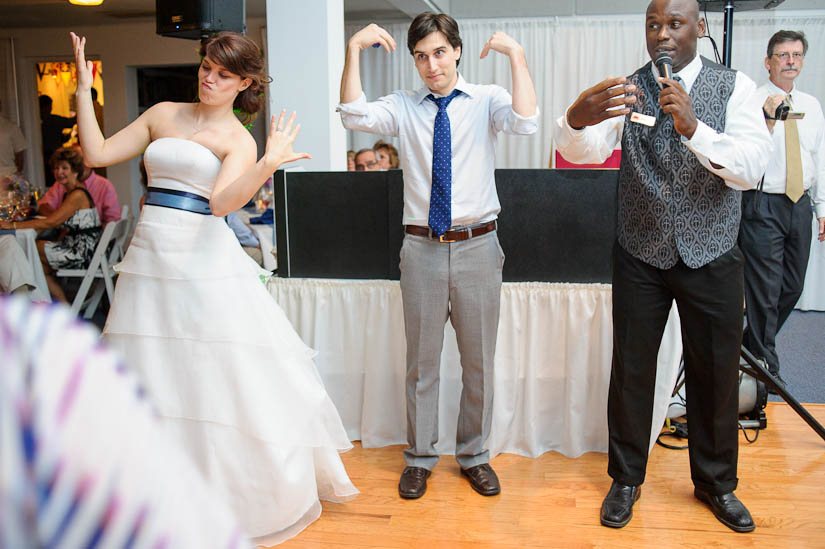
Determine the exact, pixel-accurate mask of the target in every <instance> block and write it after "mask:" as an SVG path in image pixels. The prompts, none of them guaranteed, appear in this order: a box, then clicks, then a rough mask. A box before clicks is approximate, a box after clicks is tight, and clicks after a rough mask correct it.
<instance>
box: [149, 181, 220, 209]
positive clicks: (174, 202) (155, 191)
mask: <svg viewBox="0 0 825 549" xmlns="http://www.w3.org/2000/svg"><path fill="white" fill-rule="evenodd" d="M144 204H149V205H151V206H160V207H162V208H173V209H175V210H184V211H186V212H192V213H196V214H202V215H212V210H210V209H209V199H208V198H205V197H203V196H200V195H197V194H194V193H187V192H184V191H175V190H172V189H161V188H158V187H149V190H148V191H147V192H146V201H145V202H144Z"/></svg>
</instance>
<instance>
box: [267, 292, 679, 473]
mask: <svg viewBox="0 0 825 549" xmlns="http://www.w3.org/2000/svg"><path fill="white" fill-rule="evenodd" d="M268 288H269V291H270V293H271V294H272V295H273V296H274V297H275V299H276V300H277V301H278V302H279V303H280V305H281V307H282V308H283V309H284V311H285V313H286V315H287V316H288V317H289V319H290V321H291V322H292V324H293V325H294V326H295V329H296V330H297V331H298V333H299V334H300V335H301V337H302V338H303V339H304V341H305V342H306V343H307V344H308V345H309V346H310V347H312V348H314V349H316V350H317V351H318V356H317V358H316V364H317V365H318V369H319V372H320V374H321V377H322V378H323V380H324V383H325V385H326V388H327V391H328V392H329V394H330V396H331V398H332V400H333V401H334V402H335V404H336V406H337V407H338V411H339V413H340V414H341V418H342V420H343V422H344V427H345V428H346V430H347V433H348V435H349V437H350V438H351V439H352V440H361V442H362V444H363V446H364V447H379V446H385V445H389V444H406V413H405V407H406V404H405V396H404V395H405V372H406V366H405V352H406V343H405V338H404V319H403V310H402V305H401V289H400V285H399V283H398V282H397V281H389V280H328V279H325V280H320V279H288V278H272V279H271V280H270V281H269V283H268ZM611 306H612V291H611V287H610V285H606V284H557V283H544V282H519V283H505V284H504V285H503V287H502V292H501V317H500V323H499V331H498V344H497V348H496V358H495V387H494V399H493V423H492V429H491V432H490V438H489V439H488V448H489V449H490V451H491V453H492V454H493V455H496V454H498V453H501V452H508V453H515V454H520V455H524V456H530V457H535V456H538V455H541V454H542V453H544V452H547V451H550V450H554V451H557V452H560V453H562V454H564V455H565V456H568V457H576V456H579V455H581V454H583V453H585V452H592V451H595V452H606V451H607V443H608V439H607V391H608V384H609V380H610V363H611V353H612V340H613V336H612V317H611ZM678 326H679V325H678V317H677V315H676V312H675V307H674V308H673V310H672V311H671V318H670V319H669V321H668V325H667V328H666V330H665V335H664V338H663V341H662V346H661V349H660V352H659V364H658V368H659V369H658V374H657V382H656V398H655V404H654V415H653V422H652V425H651V434H652V435H653V436H652V437H651V446H652V444H653V443H654V441H655V435H656V434H658V432H659V431H660V429H661V426H662V424H663V422H664V418H665V416H666V412H667V407H668V403H669V401H670V394H671V392H672V390H673V387H674V384H675V380H676V374H677V369H678V363H679V359H680V356H681V351H682V348H681V338H680V336H679V327H678ZM445 329H446V336H445V339H444V351H443V353H442V361H441V388H440V392H439V410H440V414H439V440H438V444H437V445H436V449H437V450H438V451H439V453H442V454H450V453H454V451H455V433H456V421H457V417H458V402H459V395H460V392H461V367H460V363H459V354H458V349H457V345H456V342H455V333H454V331H453V329H452V327H451V326H450V324H449V322H448V323H447V326H446V328H445Z"/></svg>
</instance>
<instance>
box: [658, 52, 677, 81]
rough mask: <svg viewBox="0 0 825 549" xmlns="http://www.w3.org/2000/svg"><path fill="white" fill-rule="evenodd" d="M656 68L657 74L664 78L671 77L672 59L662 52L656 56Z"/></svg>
mask: <svg viewBox="0 0 825 549" xmlns="http://www.w3.org/2000/svg"><path fill="white" fill-rule="evenodd" d="M654 63H656V68H657V69H659V75H660V76H664V77H665V78H673V59H672V58H671V57H670V56H669V55H668V54H666V53H664V52H662V53H660V54H659V55H657V56H656V61H654Z"/></svg>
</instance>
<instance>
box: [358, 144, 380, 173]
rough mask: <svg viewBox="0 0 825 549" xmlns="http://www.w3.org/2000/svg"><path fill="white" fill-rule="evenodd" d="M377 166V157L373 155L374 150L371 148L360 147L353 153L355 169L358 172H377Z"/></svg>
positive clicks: (378, 168)
mask: <svg viewBox="0 0 825 549" xmlns="http://www.w3.org/2000/svg"><path fill="white" fill-rule="evenodd" d="M380 169H381V168H380V166H378V159H377V158H376V157H375V151H374V150H372V149H361V150H360V151H358V152H357V153H356V154H355V171H358V172H377V171H378V170H380Z"/></svg>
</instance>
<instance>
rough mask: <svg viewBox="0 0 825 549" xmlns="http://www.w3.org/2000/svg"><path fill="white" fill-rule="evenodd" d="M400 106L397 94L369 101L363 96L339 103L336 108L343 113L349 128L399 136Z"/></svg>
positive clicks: (342, 118) (343, 118)
mask: <svg viewBox="0 0 825 549" xmlns="http://www.w3.org/2000/svg"><path fill="white" fill-rule="evenodd" d="M398 107H399V103H398V99H397V98H396V97H395V94H390V95H385V96H384V97H381V98H379V99H376V100H375V101H369V102H368V101H367V96H366V95H364V93H363V92H361V96H360V97H358V99H356V100H355V101H352V102H350V103H339V104H338V108H337V109H336V110H337V111H338V112H339V113H341V122H342V123H343V124H344V127H345V128H346V129H348V130H358V131H362V132H369V133H377V134H379V135H388V136H393V137H396V136H398V116H397V115H396V113H397V110H398Z"/></svg>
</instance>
